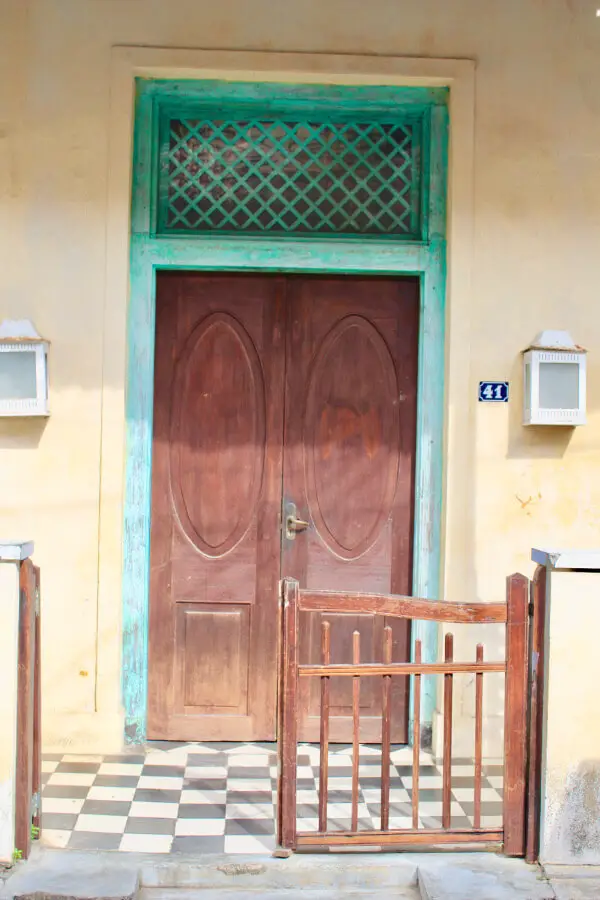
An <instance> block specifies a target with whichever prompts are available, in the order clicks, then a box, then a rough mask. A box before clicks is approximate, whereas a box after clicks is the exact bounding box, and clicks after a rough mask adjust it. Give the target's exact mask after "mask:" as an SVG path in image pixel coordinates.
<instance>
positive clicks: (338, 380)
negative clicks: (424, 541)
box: [304, 316, 399, 559]
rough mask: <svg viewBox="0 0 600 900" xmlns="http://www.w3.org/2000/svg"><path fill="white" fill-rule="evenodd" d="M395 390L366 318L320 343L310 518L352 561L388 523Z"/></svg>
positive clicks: (310, 442) (389, 364)
mask: <svg viewBox="0 0 600 900" xmlns="http://www.w3.org/2000/svg"><path fill="white" fill-rule="evenodd" d="M398 415H399V414H398V384H397V379H396V371H395V367H394V362H393V360H392V357H391V355H390V352H389V350H388V348H387V345H386V343H385V341H384V340H383V338H382V336H381V335H380V334H379V332H378V331H377V329H376V328H375V327H374V326H373V325H372V324H371V323H370V322H368V321H367V320H366V319H364V318H363V317H362V316H348V317H347V318H345V319H342V320H341V321H340V322H338V323H337V324H336V325H335V326H334V327H333V329H332V330H331V331H330V332H329V334H328V335H327V336H326V337H325V339H324V340H323V343H322V344H321V346H320V348H319V350H318V352H317V354H316V357H315V362H314V366H313V369H312V373H311V377H310V381H309V385H308V393H307V405H306V421H305V440H304V448H305V467H306V486H307V494H308V504H309V508H310V513H311V516H312V518H313V521H314V523H315V526H316V528H317V531H318V532H319V534H320V536H321V537H322V539H323V540H324V541H325V543H326V544H327V545H328V547H329V548H330V550H332V551H333V552H334V553H336V554H337V555H338V556H341V557H343V558H345V559H355V558H356V557H358V556H360V555H362V554H363V553H364V552H365V551H366V550H368V549H369V548H370V547H371V546H372V545H373V544H374V543H375V541H376V540H377V538H378V537H379V535H380V533H381V531H382V529H383V527H384V525H385V523H386V522H387V521H388V519H389V517H390V514H391V511H392V504H393V502H394V495H395V492H396V482H397V478H398V431H399V418H398Z"/></svg>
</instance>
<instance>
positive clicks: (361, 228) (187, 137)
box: [159, 118, 421, 239]
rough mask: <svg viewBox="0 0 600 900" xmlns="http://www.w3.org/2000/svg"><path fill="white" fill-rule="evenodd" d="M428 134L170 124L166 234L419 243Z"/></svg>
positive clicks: (290, 125) (375, 125)
mask: <svg viewBox="0 0 600 900" xmlns="http://www.w3.org/2000/svg"><path fill="white" fill-rule="evenodd" d="M420 133H421V131H420V124H419V123H418V122H417V121H411V122H402V123H396V124H383V123H379V122H361V123H340V124H338V125H335V124H331V123H329V124H323V123H314V122H289V121H281V120H278V121H264V120H260V121H215V120H214V119H211V120H205V119H189V118H185V119H183V118H178V119H175V118H171V119H170V120H169V132H168V141H167V146H166V148H165V150H166V153H167V159H165V157H164V156H163V165H162V167H161V178H162V184H161V185H160V188H159V195H160V196H161V197H163V198H164V201H163V202H165V206H164V209H163V214H162V216H161V221H160V223H159V227H160V228H161V229H163V230H167V231H178V232H179V231H187V232H190V231H192V232H203V233H206V232H211V231H212V232H238V233H240V232H242V233H270V234H295V235H299V234H300V235H301V234H305V235H311V234H318V235H321V236H322V235H387V236H394V237H396V238H404V239H406V238H417V237H418V236H419V229H420V149H421V147H420ZM165 180H167V184H165V183H164V181H165Z"/></svg>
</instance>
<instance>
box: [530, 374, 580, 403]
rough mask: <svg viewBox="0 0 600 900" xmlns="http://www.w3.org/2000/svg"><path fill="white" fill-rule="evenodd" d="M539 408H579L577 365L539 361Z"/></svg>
mask: <svg viewBox="0 0 600 900" xmlns="http://www.w3.org/2000/svg"><path fill="white" fill-rule="evenodd" d="M539 405H540V408H541V409H578V408H579V365H578V364H577V363H557V362H540V404H539Z"/></svg>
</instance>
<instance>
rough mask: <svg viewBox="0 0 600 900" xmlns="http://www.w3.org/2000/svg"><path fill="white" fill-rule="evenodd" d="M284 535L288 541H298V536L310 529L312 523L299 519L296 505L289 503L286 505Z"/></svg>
mask: <svg viewBox="0 0 600 900" xmlns="http://www.w3.org/2000/svg"><path fill="white" fill-rule="evenodd" d="M283 520H284V522H285V529H284V534H285V537H286V539H287V540H288V541H294V540H296V535H297V534H299V533H300V532H302V531H306V529H307V528H309V527H310V522H305V521H304V519H299V518H298V516H297V515H296V504H295V503H292V502H291V501H288V502H287V503H285V504H284V519H283Z"/></svg>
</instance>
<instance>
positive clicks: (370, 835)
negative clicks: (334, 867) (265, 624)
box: [277, 574, 531, 856]
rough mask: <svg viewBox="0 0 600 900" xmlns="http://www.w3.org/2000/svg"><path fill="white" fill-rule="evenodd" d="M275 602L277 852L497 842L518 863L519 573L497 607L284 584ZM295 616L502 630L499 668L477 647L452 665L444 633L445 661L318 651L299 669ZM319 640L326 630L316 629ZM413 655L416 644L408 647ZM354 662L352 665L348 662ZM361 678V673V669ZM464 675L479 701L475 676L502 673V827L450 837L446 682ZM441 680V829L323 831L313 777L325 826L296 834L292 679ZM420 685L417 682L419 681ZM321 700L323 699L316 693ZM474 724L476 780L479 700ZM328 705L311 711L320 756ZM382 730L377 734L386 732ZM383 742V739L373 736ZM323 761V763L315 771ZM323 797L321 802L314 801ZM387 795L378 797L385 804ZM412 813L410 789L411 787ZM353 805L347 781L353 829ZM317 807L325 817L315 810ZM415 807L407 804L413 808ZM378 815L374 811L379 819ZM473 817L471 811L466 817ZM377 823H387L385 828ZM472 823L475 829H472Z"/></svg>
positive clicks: (523, 674)
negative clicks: (316, 716)
mask: <svg viewBox="0 0 600 900" xmlns="http://www.w3.org/2000/svg"><path fill="white" fill-rule="evenodd" d="M281 594H282V600H283V621H282V657H281V670H280V677H281V689H280V704H281V705H280V723H281V727H280V735H279V748H278V749H279V783H278V788H279V790H278V801H279V802H278V820H277V840H278V844H279V845H280V846H281V847H282V848H283V849H285V850H296V849H297V847H298V846H303V847H317V846H320V847H323V846H343V845H345V846H352V845H355V846H356V845H358V846H364V845H373V844H375V845H378V846H385V847H388V848H389V847H394V848H395V849H399V848H411V847H415V846H423V845H430V846H438V845H448V844H457V845H458V844H475V843H476V844H481V843H497V842H498V840H501V841H502V842H503V844H504V853H505V854H506V855H507V856H525V854H526V825H527V819H528V812H529V810H528V796H529V795H528V785H527V762H528V760H527V749H528V689H529V677H530V662H531V660H530V620H529V615H530V611H531V610H530V605H529V581H528V579H527V578H525V576H523V575H520V574H515V575H511V576H510V577H509V578H508V579H507V582H506V601H505V602H504V603H456V602H449V601H440V600H425V599H421V598H418V597H403V596H398V595H393V594H392V595H387V594H386V595H384V594H357V593H345V592H332V591H312V590H301V589H300V588H299V585H298V582H297V581H296V580H294V579H291V578H285V579H283V581H282V582H281ZM300 612H320V613H327V612H330V613H334V614H343V613H347V614H349V615H357V614H370V615H380V616H386V617H398V618H408V619H415V618H418V619H421V620H427V621H434V622H440V623H441V622H444V623H451V622H454V623H462V624H484V623H486V624H487V623H497V624H505V626H506V637H505V644H506V656H505V659H504V660H503V661H502V662H484V661H483V646H482V645H481V644H480V645H478V648H477V655H476V662H461V663H458V662H456V661H454V659H453V654H452V635H451V634H447V635H446V653H445V661H444V662H441V663H438V662H433V663H432V662H421V661H420V653H419V654H418V661H417V662H413V663H392V662H390V661H389V660H388V661H386V662H385V663H383V664H379V663H376V664H372V663H358V662H357V661H354V662H353V663H352V664H343V665H331V664H330V663H329V660H328V653H327V656H326V657H325V662H323V663H322V664H320V665H313V664H311V665H301V664H300V662H299V659H298V629H299V614H300ZM325 628H326V631H327V641H326V644H327V646H328V635H329V627H328V626H325ZM418 647H419V650H420V645H418ZM358 658H359V657H358V654H357V656H356V660H358ZM369 670H371V671H369ZM465 672H470V673H474V674H476V684H477V694H478V695H480V696H481V697H482V696H483V675H484V673H485V672H505V712H504V780H503V795H504V796H503V807H502V816H503V826H502V828H500V829H498V828H481V827H475V825H474V827H473V828H469V829H466V828H461V829H452V827H451V824H450V790H451V746H452V677H453V675H454V674H458V673H465ZM403 674H404V675H411V676H413V678H414V677H415V676H421V675H428V674H429V675H431V674H442V675H444V707H445V710H444V711H445V720H444V768H443V776H444V811H443V825H442V828H441V829H431V828H418V827H415V818H414V817H413V828H412V829H390V828H388V827H383V826H382V828H381V829H380V830H375V829H374V830H372V831H369V830H363V831H358V829H357V826H356V825H355V826H354V829H355V830H351V831H347V832H340V831H337V832H336V831H334V832H327V830H326V802H327V801H326V796H327V794H326V792H327V780H326V776H325V779H322V778H320V779H319V810H320V822H321V823H322V822H325V830H322V831H320V832H318V833H310V832H304V833H300V834H299V833H298V832H297V817H296V769H297V746H298V731H297V729H298V713H299V707H298V694H299V691H298V683H299V679H300V677H317V678H319V679H320V681H321V685H322V686H323V683H324V682H326V683H327V684H328V683H329V679H330V677H331V676H333V675H336V676H338V677H342V676H346V677H352V679H353V683H354V684H356V683H357V682H358V683H360V678H361V677H366V676H369V677H375V678H377V677H381V678H382V684H383V685H384V690H385V684H386V679H389V678H390V676H392V675H403ZM419 681H420V679H419ZM321 696H322V697H324V696H327V692H326V691H325V692H323V691H322V694H321ZM477 706H478V709H477V713H476V716H475V746H476V751H475V752H476V757H475V770H476V773H477V772H478V771H479V773H481V754H482V741H481V728H482V708H481V701H479V702H478V704H477ZM388 715H389V709H388V710H387V711H386V709H385V704H384V705H383V707H382V775H381V778H382V784H383V785H384V788H383V789H382V798H381V801H382V810H383V807H384V804H385V805H388V804H389V778H388V775H387V772H385V771H383V765H384V762H383V760H384V759H385V760H386V764H387V766H388V767H389V719H388V718H387V717H388ZM328 716H329V705H328V703H327V705H326V706H325V716H324V715H323V702H322V705H321V711H320V718H321V729H320V731H321V736H322V738H321V755H322V756H323V755H325V756H327V753H328V743H327V738H325V743H324V741H323V735H327V734H328V730H329V729H328ZM359 717H360V713H359V707H358V703H357V704H356V707H355V712H354V723H353V724H354V748H353V769H354V767H356V774H357V773H358V749H359V737H358V735H359ZM386 726H387V727H386ZM386 734H387V745H385V743H384V742H385V741H386V738H385V737H383V735H386ZM419 752H420V747H419V742H413V770H414V768H415V767H416V769H417V771H418V766H419ZM326 771H327V763H326V764H325V772H326ZM323 791H324V792H325V796H324V797H323ZM386 791H387V798H386ZM413 791H414V792H415V793H416V800H414V801H413V802H414V803H415V804H416V806H417V807H418V784H417V785H414V786H413ZM474 797H475V807H476V810H477V808H478V807H480V804H481V777H480V775H479V778H477V777H476V786H475V788H474ZM357 803H358V781H357V779H356V782H355V779H354V778H353V790H352V807H353V821H356V817H355V810H356V808H357ZM323 809H325V815H324V816H321V811H322V810H323ZM414 809H415V807H414V806H413V810H414ZM382 816H383V813H382ZM476 818H477V812H476ZM386 824H387V823H386ZM476 824H478V823H477V821H476Z"/></svg>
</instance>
